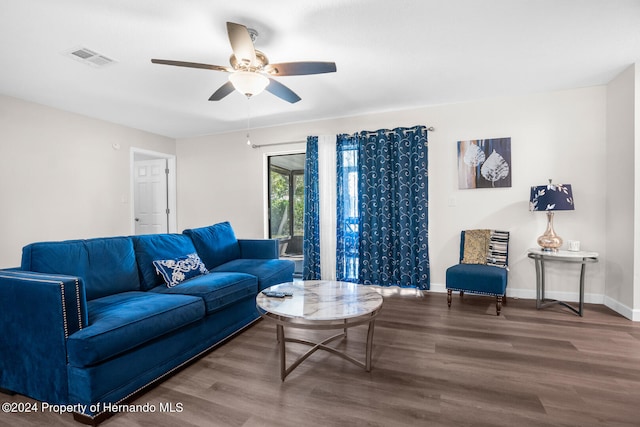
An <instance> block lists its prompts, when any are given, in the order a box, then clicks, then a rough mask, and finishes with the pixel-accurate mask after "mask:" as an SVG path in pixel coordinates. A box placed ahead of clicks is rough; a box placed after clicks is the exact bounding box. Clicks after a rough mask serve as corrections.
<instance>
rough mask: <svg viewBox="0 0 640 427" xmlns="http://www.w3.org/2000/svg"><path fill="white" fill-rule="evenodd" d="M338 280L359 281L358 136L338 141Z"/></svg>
mask: <svg viewBox="0 0 640 427" xmlns="http://www.w3.org/2000/svg"><path fill="white" fill-rule="evenodd" d="M336 175H337V182H336V185H337V190H336V195H337V201H336V279H337V280H340V281H345V282H358V248H359V244H358V241H359V238H360V237H359V230H360V229H359V226H358V223H359V220H358V216H359V215H358V137H357V136H349V135H338V137H337V141H336Z"/></svg>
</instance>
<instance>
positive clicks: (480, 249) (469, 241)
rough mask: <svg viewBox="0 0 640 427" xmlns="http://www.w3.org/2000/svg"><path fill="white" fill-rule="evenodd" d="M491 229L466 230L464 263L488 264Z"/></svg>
mask: <svg viewBox="0 0 640 427" xmlns="http://www.w3.org/2000/svg"><path fill="white" fill-rule="evenodd" d="M490 236H491V230H466V231H465V232H464V253H463V257H462V263H463V264H486V263H487V254H488V253H489V237H490Z"/></svg>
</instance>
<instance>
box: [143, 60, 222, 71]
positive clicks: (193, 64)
mask: <svg viewBox="0 0 640 427" xmlns="http://www.w3.org/2000/svg"><path fill="white" fill-rule="evenodd" d="M151 62H153V63H154V64H164V65H175V66H178V67H188V68H203V69H205V70H214V71H224V72H227V73H228V72H231V71H233V70H230V69H229V68H228V67H222V66H220V65H210V64H200V63H199V62H184V61H171V60H169V59H152V60H151Z"/></svg>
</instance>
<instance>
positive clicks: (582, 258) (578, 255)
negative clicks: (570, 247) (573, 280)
mask: <svg viewBox="0 0 640 427" xmlns="http://www.w3.org/2000/svg"><path fill="white" fill-rule="evenodd" d="M528 253H529V254H528V257H529V258H531V259H533V260H534V261H535V263H536V308H537V309H538V310H539V309H541V308H544V307H548V306H550V305H553V304H560V305H562V306H564V307H567V308H568V309H570V310H571V311H573V312H574V313H576V314H577V315H578V316H582V309H583V307H584V270H585V266H586V264H587V263H594V262H598V253H597V252H586V251H564V250H560V251H556V252H549V251H543V250H542V249H537V248H533V249H529V250H528ZM545 262H565V263H576V264H581V265H582V266H581V268H580V303H579V304H580V305H579V306H578V308H577V309H576V308H575V307H573V306H572V305H570V304H567V303H566V302H564V301H558V300H555V299H548V298H546V297H545V272H544V263H545Z"/></svg>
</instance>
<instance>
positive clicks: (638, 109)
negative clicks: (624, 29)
mask: <svg viewBox="0 0 640 427" xmlns="http://www.w3.org/2000/svg"><path fill="white" fill-rule="evenodd" d="M639 64H640V63H636V64H634V65H633V68H634V71H635V76H634V77H635V78H634V88H633V89H634V90H633V92H634V98H635V99H634V105H633V107H634V108H633V122H634V126H633V147H634V154H635V155H634V166H635V165H640V66H639ZM634 169H635V180H634V181H635V188H634V196H635V209H634V214H635V219H634V228H633V236H634V252H633V253H634V256H635V260H634V281H633V315H632V317H631V318H632V319H633V320H636V321H640V277H637V275H636V273H635V272H638V271H640V171H638V168H636V167H634Z"/></svg>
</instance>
